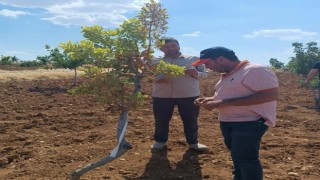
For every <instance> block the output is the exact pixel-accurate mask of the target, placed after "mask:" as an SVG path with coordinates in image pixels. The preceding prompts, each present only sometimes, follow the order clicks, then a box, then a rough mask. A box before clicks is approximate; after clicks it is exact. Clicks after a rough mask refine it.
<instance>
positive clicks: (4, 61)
mask: <svg viewBox="0 0 320 180" xmlns="http://www.w3.org/2000/svg"><path fill="white" fill-rule="evenodd" d="M18 60H19V59H18V58H17V57H16V56H2V55H1V58H0V65H14V64H17V63H18Z"/></svg>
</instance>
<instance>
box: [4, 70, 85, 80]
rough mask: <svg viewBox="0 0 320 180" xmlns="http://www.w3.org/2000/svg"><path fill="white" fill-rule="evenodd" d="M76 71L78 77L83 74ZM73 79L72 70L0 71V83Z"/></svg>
mask: <svg viewBox="0 0 320 180" xmlns="http://www.w3.org/2000/svg"><path fill="white" fill-rule="evenodd" d="M83 73H84V72H83V71H78V75H81V74H83ZM72 77H74V70H69V69H52V70H46V69H36V70H15V71H7V70H1V69H0V81H11V80H34V79H64V78H72Z"/></svg>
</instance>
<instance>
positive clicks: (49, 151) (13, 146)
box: [0, 72, 320, 180]
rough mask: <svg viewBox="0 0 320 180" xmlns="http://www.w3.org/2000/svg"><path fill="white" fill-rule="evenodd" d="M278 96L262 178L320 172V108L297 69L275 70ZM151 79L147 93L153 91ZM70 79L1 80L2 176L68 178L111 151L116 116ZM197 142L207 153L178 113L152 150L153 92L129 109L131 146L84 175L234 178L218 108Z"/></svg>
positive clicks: (304, 178)
mask: <svg viewBox="0 0 320 180" xmlns="http://www.w3.org/2000/svg"><path fill="white" fill-rule="evenodd" d="M277 75H278V77H279V80H280V88H281V97H280V100H279V103H278V114H277V118H278V120H277V125H276V127H274V128H271V129H269V130H268V132H267V133H266V135H265V136H264V138H263V141H262V143H261V155H260V156H261V161H262V163H263V167H264V178H265V179H270V180H288V179H290V180H318V179H320V125H319V122H320V112H319V110H317V109H313V108H312V107H313V106H314V104H315V103H314V99H313V96H312V93H311V91H310V90H309V89H307V88H305V87H302V86H301V85H300V84H299V80H300V79H301V77H300V76H298V75H294V74H290V73H286V72H277ZM217 79H218V76H217V75H215V74H210V77H209V78H207V79H205V80H202V81H201V90H202V94H203V95H204V96H209V95H212V94H213V89H214V88H213V87H214V84H215V82H216V81H217ZM150 86H151V84H148V83H146V84H144V86H143V92H144V93H145V94H150V91H151V89H150ZM70 88H72V78H70V79H69V78H67V79H62V78H60V79H34V80H21V79H16V80H10V81H6V82H5V81H1V82H0V179H1V180H9V179H10V180H11V179H21V180H22V179H23V180H24V179H28V180H30V179H37V180H38V179H46V180H47V179H52V180H60V179H66V178H67V177H68V174H69V173H70V172H72V171H74V170H76V169H79V168H81V167H83V166H85V165H87V164H89V163H92V162H95V161H97V160H99V159H101V158H103V157H105V156H107V155H109V154H110V152H111V151H112V150H113V148H114V147H115V146H116V144H117V139H116V128H117V120H118V117H117V116H116V115H112V114H111V113H110V112H109V111H108V108H107V106H106V105H103V104H99V103H97V102H94V101H93V100H91V99H90V97H88V96H72V95H70V94H69V93H68V89H70ZM199 125H200V126H199V141H200V142H201V143H203V144H206V145H208V146H209V147H210V151H209V152H206V153H197V152H194V151H192V150H188V146H187V144H186V141H185V138H184V135H183V130H182V129H183V128H182V123H181V120H180V117H179V115H178V113H177V112H175V114H174V117H173V119H172V121H171V125H170V139H169V144H168V148H167V149H166V150H163V151H157V152H151V151H150V145H151V144H152V143H153V139H152V136H153V131H154V120H153V114H152V104H151V98H150V99H149V100H148V101H147V102H146V103H145V105H144V106H143V107H142V108H140V109H139V110H137V111H134V112H130V114H129V124H128V128H127V131H126V140H127V141H128V142H129V143H130V144H131V145H132V146H133V149H131V150H129V151H128V152H127V153H125V154H124V155H122V156H121V157H120V158H118V159H116V160H114V161H112V162H110V163H108V164H106V165H104V166H102V167H100V168H97V169H95V170H92V171H89V172H88V173H86V174H84V175H83V176H82V177H81V179H83V180H91V179H92V180H94V179H112V180H123V179H125V180H135V179H136V180H157V179H166V180H176V179H186V180H200V179H209V180H229V179H231V168H232V162H231V160H230V155H229V152H228V150H227V148H226V147H225V145H224V144H223V139H222V136H221V134H220V130H219V122H218V120H217V111H206V110H201V115H200V117H199Z"/></svg>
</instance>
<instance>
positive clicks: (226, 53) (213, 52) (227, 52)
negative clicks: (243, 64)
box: [200, 46, 239, 61]
mask: <svg viewBox="0 0 320 180" xmlns="http://www.w3.org/2000/svg"><path fill="white" fill-rule="evenodd" d="M220 56H223V57H225V58H227V59H229V60H231V61H239V59H238V57H237V56H236V54H235V53H234V51H232V50H231V49H228V48H225V47H221V46H217V47H212V48H208V49H205V50H203V51H201V52H200V59H207V58H210V59H215V58H217V57H220Z"/></svg>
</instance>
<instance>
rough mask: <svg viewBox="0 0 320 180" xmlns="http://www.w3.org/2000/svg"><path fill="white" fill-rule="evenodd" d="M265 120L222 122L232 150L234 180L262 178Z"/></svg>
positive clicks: (226, 140)
mask: <svg viewBox="0 0 320 180" xmlns="http://www.w3.org/2000/svg"><path fill="white" fill-rule="evenodd" d="M264 122H265V120H264V119H263V118H260V119H259V120H257V121H252V122H220V129H221V132H222V135H223V137H224V142H225V144H226V146H227V147H228V149H229V150H230V151H231V157H232V161H233V166H234V171H233V174H234V178H233V180H262V179H263V171H262V166H261V163H260V160H259V149H260V142H261V138H262V136H263V135H264V133H265V132H266V131H267V129H268V126H267V125H265V124H264Z"/></svg>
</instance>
